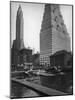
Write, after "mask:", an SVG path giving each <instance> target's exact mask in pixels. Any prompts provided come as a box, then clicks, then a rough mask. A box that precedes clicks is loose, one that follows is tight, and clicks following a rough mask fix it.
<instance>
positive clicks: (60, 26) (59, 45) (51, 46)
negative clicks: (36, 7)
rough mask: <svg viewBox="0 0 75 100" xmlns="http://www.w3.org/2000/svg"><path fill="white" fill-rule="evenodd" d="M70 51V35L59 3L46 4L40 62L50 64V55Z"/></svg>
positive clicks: (41, 35) (41, 34)
mask: <svg viewBox="0 0 75 100" xmlns="http://www.w3.org/2000/svg"><path fill="white" fill-rule="evenodd" d="M61 50H66V51H70V50H71V48H70V37H69V34H68V32H67V29H66V26H65V24H64V20H63V17H62V15H61V12H60V7H59V5H56V4H46V5H45V10H44V15H43V21H42V26H41V31H40V64H44V65H45V64H49V65H50V58H49V57H50V55H52V54H54V53H56V52H57V51H61Z"/></svg>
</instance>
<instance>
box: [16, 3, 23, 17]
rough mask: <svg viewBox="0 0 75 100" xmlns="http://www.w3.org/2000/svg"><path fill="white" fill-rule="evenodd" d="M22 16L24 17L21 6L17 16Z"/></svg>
mask: <svg viewBox="0 0 75 100" xmlns="http://www.w3.org/2000/svg"><path fill="white" fill-rule="evenodd" d="M20 15H22V16H23V12H22V8H21V5H19V8H18V11H17V16H20Z"/></svg>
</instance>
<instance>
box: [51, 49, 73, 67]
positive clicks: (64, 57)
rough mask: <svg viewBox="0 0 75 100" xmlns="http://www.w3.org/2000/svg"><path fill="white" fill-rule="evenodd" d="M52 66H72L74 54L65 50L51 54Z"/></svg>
mask: <svg viewBox="0 0 75 100" xmlns="http://www.w3.org/2000/svg"><path fill="white" fill-rule="evenodd" d="M50 63H51V66H56V67H57V68H58V67H60V68H61V69H69V68H72V54H71V52H67V51H65V50H62V51H58V52H56V53H55V54H53V55H51V56H50Z"/></svg>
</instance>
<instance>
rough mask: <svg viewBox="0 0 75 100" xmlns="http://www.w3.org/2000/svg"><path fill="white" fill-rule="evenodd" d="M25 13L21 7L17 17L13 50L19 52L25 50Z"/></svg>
mask: <svg viewBox="0 0 75 100" xmlns="http://www.w3.org/2000/svg"><path fill="white" fill-rule="evenodd" d="M23 22H24V19H23V12H22V9H21V6H19V8H18V11H17V16H16V39H15V40H14V42H13V48H15V49H17V50H21V49H23V48H24V41H23V25H24V23H23Z"/></svg>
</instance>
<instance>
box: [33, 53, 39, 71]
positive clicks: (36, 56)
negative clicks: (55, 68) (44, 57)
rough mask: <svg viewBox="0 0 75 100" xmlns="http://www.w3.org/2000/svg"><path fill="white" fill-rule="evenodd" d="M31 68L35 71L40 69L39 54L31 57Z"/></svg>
mask: <svg viewBox="0 0 75 100" xmlns="http://www.w3.org/2000/svg"><path fill="white" fill-rule="evenodd" d="M33 66H34V67H33V68H34V69H37V68H39V67H40V54H39V53H36V54H34V55H33Z"/></svg>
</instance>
